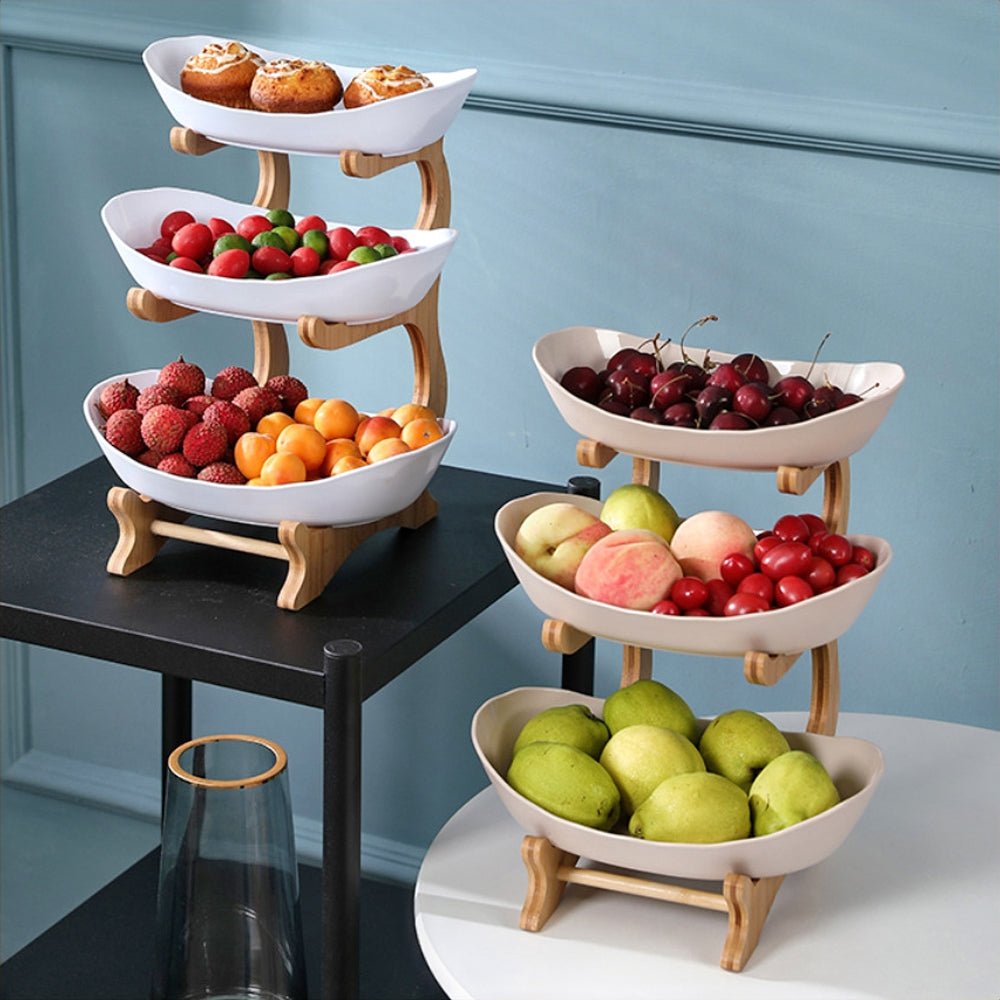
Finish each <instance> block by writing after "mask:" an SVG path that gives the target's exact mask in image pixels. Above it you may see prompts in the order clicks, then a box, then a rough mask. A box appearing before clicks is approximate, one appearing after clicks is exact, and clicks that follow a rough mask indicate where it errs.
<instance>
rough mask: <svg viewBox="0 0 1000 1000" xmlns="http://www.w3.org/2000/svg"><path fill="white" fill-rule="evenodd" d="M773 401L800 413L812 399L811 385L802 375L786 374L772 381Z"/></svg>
mask: <svg viewBox="0 0 1000 1000" xmlns="http://www.w3.org/2000/svg"><path fill="white" fill-rule="evenodd" d="M774 393H775V403H776V404H777V405H778V406H783V407H787V408H788V409H789V410H792V411H793V412H794V413H798V414H801V413H802V410H803V408H804V407H805V405H806V403H808V402H809V400H810V399H812V394H813V385H812V383H811V382H810V381H809V379H807V378H806V377H805V376H803V375H786V376H785V377H784V378H781V379H778V381H777V382H775V383H774Z"/></svg>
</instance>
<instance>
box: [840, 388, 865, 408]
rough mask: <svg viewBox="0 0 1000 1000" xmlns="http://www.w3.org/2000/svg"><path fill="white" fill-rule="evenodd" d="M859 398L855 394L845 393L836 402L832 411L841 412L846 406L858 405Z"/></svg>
mask: <svg viewBox="0 0 1000 1000" xmlns="http://www.w3.org/2000/svg"><path fill="white" fill-rule="evenodd" d="M860 402H861V397H860V396H859V395H858V394H857V393H856V392H845V393H843V394H842V395H841V397H840V398H839V399H838V400H837V402H836V404H835V406H834V409H837V410H843V409H846V408H847V407H848V406H853V405H854V404H855V403H860Z"/></svg>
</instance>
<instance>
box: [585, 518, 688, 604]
mask: <svg viewBox="0 0 1000 1000" xmlns="http://www.w3.org/2000/svg"><path fill="white" fill-rule="evenodd" d="M683 575H684V571H683V570H682V569H681V566H680V563H678V561H677V560H676V559H675V558H674V555H673V553H672V552H671V551H670V546H669V545H667V543H666V542H665V541H664V540H663V538H662V537H661V536H660V535H658V534H656V532H654V531H649V530H647V529H646V528H621V529H619V530H618V531H612V532H611V533H610V534H609V535H605V537H604V538H602V539H600V540H599V541H597V542H595V543H594V544H593V545H592V546H591V547H590V549H589V550H588V551H587V554H586V555H585V556H584V557H583V560H582V561H581V563H580V566H579V568H578V569H577V571H576V592H577V593H578V594H582V595H583V596H584V597H589V598H590V599H591V600H594V601H601V602H603V603H604V604H613V605H615V607H618V608H630V609H632V610H634V611H648V610H649V609H650V608H651V607H653V605H654V604H656V603H657V601H661V600H662V599H663V598H664V597H666V595H667V593H668V592H669V591H670V588H671V587H672V586H673V585H674V583H675V582H676V581H677V580H679V579H680V578H681V577H682V576H683Z"/></svg>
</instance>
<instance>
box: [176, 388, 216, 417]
mask: <svg viewBox="0 0 1000 1000" xmlns="http://www.w3.org/2000/svg"><path fill="white" fill-rule="evenodd" d="M214 402H215V397H214V396H206V395H205V394H204V393H200V394H199V395H197V396H189V397H188V398H187V399H185V400H184V409H185V410H190V411H191V412H192V413H197V414H198V416H199V417H201V416H204V414H205V411H206V410H207V409H208V408H209V407H210V406H211V405H212V404H213V403H214Z"/></svg>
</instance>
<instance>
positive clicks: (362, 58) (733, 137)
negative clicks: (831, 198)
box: [2, 0, 1000, 171]
mask: <svg viewBox="0 0 1000 1000" xmlns="http://www.w3.org/2000/svg"><path fill="white" fill-rule="evenodd" d="M2 16H3V38H4V44H5V45H7V46H11V47H20V48H24V49H34V50H37V51H45V52H51V53H57V54H65V55H75V56H84V57H88V58H96V59H115V60H123V61H128V62H138V61H140V60H141V55H142V50H143V49H144V48H145V46H146V45H147V44H148V43H149V41H150V40H151V39H154V38H157V37H163V36H166V35H170V34H188V33H191V29H190V27H189V26H188V25H186V24H182V23H178V24H174V25H172V24H171V23H170V21H169V20H168V19H164V18H159V19H157V20H155V21H154V20H152V19H149V18H143V17H141V16H138V15H137V16H136V17H134V18H127V19H123V18H110V17H107V16H105V17H102V16H101V15H100V14H96V13H93V12H78V11H75V10H73V9H67V8H65V7H59V8H58V9H56V8H55V7H53V8H52V9H50V10H46V8H45V7H44V6H40V5H39V4H37V3H32V4H24V3H20V2H18V0H5V2H4V4H3V7H2ZM245 40H246V41H248V42H256V43H257V44H265V42H266V43H267V46H268V47H271V48H278V49H279V50H280V49H281V48H282V43H283V42H286V43H293V44H298V46H299V48H300V49H301V50H302V51H303V52H305V50H306V48H309V47H313V48H315V42H314V41H303V40H294V39H281V38H278V37H271V38H269V39H263V38H255V37H254V36H253V35H252V34H251V33H246V35H245ZM338 52H339V53H341V55H342V58H343V61H344V62H345V63H347V64H349V65H350V64H352V63H353V64H355V65H364V64H365V63H366V60H368V59H369V58H370V52H369V51H368V50H367V49H362V48H360V47H357V46H352V45H349V44H343V43H339V42H338ZM404 55H405V53H404ZM415 55H416V54H415ZM419 58H420V59H422V60H423V62H424V64H425V65H426V64H427V60H428V53H426V52H425V53H420V54H419ZM471 62H472V63H473V64H474V65H476V66H477V68H478V70H479V76H478V78H477V80H476V85H475V87H474V88H473V91H472V93H471V94H470V95H469V98H468V100H467V101H466V105H465V106H466V108H468V109H470V110H479V111H487V112H492V113H498V114H507V115H515V116H528V117H534V118H545V119H555V120H561V121H574V122H580V123H583V124H589V125H602V126H608V127H617V128H626V129H639V130H643V131H656V132H670V133H676V134H686V135H695V136H701V137H705V138H715V139H722V140H727V141H736V142H746V143H757V144H760V143H763V144H767V145H775V146H784V147H791V148H800V149H811V150H817V151H822V152H829V153H840V154H848V155H856V156H871V157H881V158H889V159H897V160H898V159H903V160H911V161H915V162H922V163H928V164H937V165H943V166H950V167H960V168H971V169H979V170H991V171H996V170H1000V140H998V138H997V137H998V134H1000V122H998V119H997V118H996V117H992V116H986V115H973V114H964V113H955V112H950V111H945V110H939V109H931V108H917V107H897V106H892V105H887V104H883V103H878V102H866V101H848V100H837V99H826V98H819V97H813V96H803V95H800V94H791V93H778V92H771V91H762V90H755V89H741V88H735V87H729V86H718V85H705V84H691V83H688V82H685V81H681V80H671V79H669V78H655V79H653V78H649V77H644V76H631V75H623V74H612V73H600V72H597V73H595V72H582V71H567V70H565V69H562V68H560V69H558V70H555V69H550V68H547V67H544V66H537V65H531V66H526V65H522V64H519V63H514V62H507V61H498V60H482V59H475V60H471ZM453 63H454V57H453V56H448V57H443V62H442V63H441V65H446V66H449V67H450V66H452V65H453ZM539 94H544V95H547V96H546V99H545V100H542V101H540V100H539V99H538V95H539Z"/></svg>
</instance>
